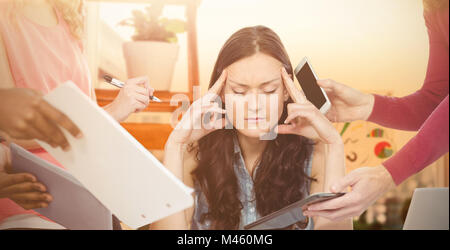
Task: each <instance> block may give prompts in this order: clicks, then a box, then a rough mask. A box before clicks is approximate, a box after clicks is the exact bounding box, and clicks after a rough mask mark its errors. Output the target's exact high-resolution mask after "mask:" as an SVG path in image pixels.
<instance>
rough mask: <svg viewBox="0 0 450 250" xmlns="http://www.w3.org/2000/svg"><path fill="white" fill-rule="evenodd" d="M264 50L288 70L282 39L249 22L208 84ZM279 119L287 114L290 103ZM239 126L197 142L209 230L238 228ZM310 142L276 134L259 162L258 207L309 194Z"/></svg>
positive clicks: (265, 210) (264, 209)
mask: <svg viewBox="0 0 450 250" xmlns="http://www.w3.org/2000/svg"><path fill="white" fill-rule="evenodd" d="M258 52H260V53H265V54H267V55H269V56H272V57H273V58H275V59H277V60H278V61H280V62H281V63H282V64H283V65H284V67H285V68H286V70H287V72H288V73H289V74H291V76H292V75H293V74H292V65H291V63H290V60H289V56H288V55H287V53H286V50H285V48H284V46H283V44H282V43H281V40H280V38H279V37H278V35H277V34H275V32H273V31H272V30H271V29H269V28H267V27H264V26H256V27H247V28H243V29H241V30H239V31H237V32H236V33H234V34H233V35H232V36H231V37H230V38H229V39H228V40H227V42H226V43H225V44H224V46H223V47H222V49H221V51H220V53H219V55H218V58H217V61H216V64H215V66H214V71H213V73H212V76H211V80H210V84H209V88H211V86H212V85H213V84H214V82H216V80H217V79H218V78H219V76H220V74H221V72H222V71H223V70H224V69H225V68H227V67H228V66H229V65H231V64H233V63H234V62H237V61H239V60H241V59H243V58H246V57H249V56H252V55H254V54H255V53H258ZM291 102H292V100H291V99H289V100H288V101H287V102H285V104H284V109H283V113H282V115H281V118H280V120H279V122H278V123H279V124H281V121H284V120H285V119H286V118H287V104H288V103H291ZM236 133H237V132H236V130H235V129H221V130H217V131H214V132H212V133H210V134H209V135H207V136H205V137H203V138H202V139H200V140H199V141H198V145H197V147H196V150H198V151H197V156H198V157H197V160H198V166H197V168H196V169H195V170H194V171H193V172H192V175H193V178H194V180H195V181H196V182H197V183H198V184H199V185H200V188H201V190H202V192H203V193H204V195H205V197H206V200H207V202H208V205H209V209H208V210H209V211H208V213H206V214H203V215H202V216H201V220H202V221H203V222H204V221H205V220H206V219H208V220H211V229H238V227H239V222H240V216H241V214H240V213H241V209H242V204H241V202H240V200H239V192H240V189H239V185H238V180H237V177H236V174H235V172H234V167H233V162H234V160H235V158H234V144H233V137H234V136H236ZM311 152H312V143H311V141H310V140H308V139H307V138H304V137H302V136H297V135H278V136H277V138H276V139H274V140H271V141H269V142H268V144H267V146H266V148H265V149H264V152H263V153H262V154H261V156H260V157H259V159H258V161H257V163H258V164H259V166H258V170H257V171H256V172H255V176H254V177H253V178H254V191H255V198H256V207H257V211H258V212H259V213H260V214H261V215H262V216H264V215H267V214H269V213H271V212H273V211H276V210H278V209H280V208H282V207H284V206H286V205H289V204H291V203H293V202H295V201H297V200H299V199H301V198H303V197H304V196H305V193H304V191H305V190H307V188H308V187H309V185H310V183H311V181H312V180H314V179H312V178H310V177H309V176H308V175H307V174H306V173H305V169H306V166H307V162H308V160H309V159H310V155H311Z"/></svg>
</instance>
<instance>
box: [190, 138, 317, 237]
mask: <svg viewBox="0 0 450 250" xmlns="http://www.w3.org/2000/svg"><path fill="white" fill-rule="evenodd" d="M311 156H312V154H311ZM234 157H235V158H234V161H233V162H234V165H233V166H234V172H235V173H236V177H237V178H238V184H239V188H240V192H239V200H240V202H241V203H242V206H243V209H242V210H241V220H240V223H239V229H244V226H245V225H248V224H250V223H252V222H255V221H256V220H258V219H259V218H261V215H260V214H259V213H258V211H257V210H256V200H255V194H254V190H253V179H252V177H251V176H250V174H249V172H248V170H247V168H246V167H245V162H244V158H243V156H242V153H241V149H240V147H239V142H238V140H237V138H236V137H234ZM311 168H312V157H310V159H309V161H308V162H307V169H306V174H307V175H308V176H311ZM257 169H258V166H256V168H255V170H254V172H256V171H257ZM306 189H307V190H304V191H303V192H304V194H305V196H307V195H309V187H307V188H306ZM194 192H195V200H194V214H193V216H192V222H191V229H193V230H207V229H210V226H211V222H210V220H208V219H206V220H205V221H204V222H203V223H202V222H201V220H200V218H201V216H202V215H203V214H206V213H207V212H208V202H207V200H206V197H205V195H204V193H203V192H202V190H201V188H200V186H199V185H198V184H197V183H194ZM301 213H302V210H301V208H299V209H298V213H296V214H298V216H299V217H298V219H299V220H300V219H301ZM313 228H314V225H313V221H312V220H311V219H310V220H309V221H308V225H307V226H306V228H305V230H312V229H313Z"/></svg>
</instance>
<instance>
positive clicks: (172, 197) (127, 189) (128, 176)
mask: <svg viewBox="0 0 450 250" xmlns="http://www.w3.org/2000/svg"><path fill="white" fill-rule="evenodd" d="M44 98H45V100H47V101H48V102H49V103H50V104H52V105H53V106H55V107H57V108H58V109H59V110H60V111H62V112H63V113H65V114H66V115H67V116H68V117H69V118H70V119H71V120H72V121H73V122H74V123H75V124H76V125H77V126H78V127H79V128H80V130H81V131H82V133H83V138H82V139H75V138H74V137H72V136H71V135H70V134H69V133H68V132H67V131H65V130H64V134H65V135H66V137H67V139H68V141H69V143H70V146H71V149H70V151H69V152H64V151H63V150H61V149H60V148H52V147H51V146H50V145H48V144H46V143H45V142H42V141H39V144H40V145H41V146H42V147H43V148H44V149H45V150H47V152H49V153H50V154H51V155H52V156H53V157H54V158H55V159H56V160H58V161H59V162H60V163H61V164H62V165H63V166H64V167H65V168H66V169H67V170H68V171H69V173H71V174H72V175H73V176H74V177H75V178H77V179H78V180H79V181H80V182H81V183H82V184H83V185H84V186H85V187H86V188H87V189H88V190H89V191H90V192H91V193H92V194H93V195H94V196H95V197H96V198H97V199H98V200H99V201H100V202H102V203H103V204H104V205H105V206H106V207H107V208H108V209H109V210H111V212H112V213H113V214H114V215H116V216H117V217H118V218H119V220H121V221H122V222H123V223H125V224H126V225H128V226H130V227H132V228H138V227H141V226H144V225H147V224H149V223H152V222H154V221H157V220H159V219H162V218H164V217H167V216H169V215H171V214H174V213H176V212H179V211H181V210H184V209H186V208H188V207H191V206H192V205H193V197H192V195H191V193H192V192H193V190H192V189H191V188H189V187H187V186H186V185H184V183H183V182H182V181H181V180H179V179H178V178H177V177H175V175H173V174H172V173H171V172H170V171H169V170H168V169H166V167H164V166H163V165H162V164H161V163H160V162H159V161H158V160H157V159H156V158H155V157H154V156H153V155H152V154H151V153H150V152H149V151H148V150H147V149H145V148H144V147H143V146H142V145H141V144H140V143H139V142H138V141H137V140H136V139H135V138H134V137H133V136H132V135H130V134H129V133H128V132H127V131H126V130H125V129H124V128H123V127H122V126H121V125H120V124H119V123H118V122H117V121H115V120H114V119H113V118H112V117H111V116H110V115H109V114H108V113H106V111H104V110H103V109H102V108H100V107H99V106H98V105H97V104H96V103H94V102H93V101H92V100H90V99H89V98H88V96H86V95H85V94H83V93H82V92H81V90H80V89H79V88H78V87H77V86H76V85H75V84H74V83H73V82H66V83H64V84H62V85H61V86H59V87H58V88H56V89H55V90H53V91H52V92H50V93H49V94H48V95H46V96H45V97H44ZM67 195H70V194H67ZM80 205H81V204H80Z"/></svg>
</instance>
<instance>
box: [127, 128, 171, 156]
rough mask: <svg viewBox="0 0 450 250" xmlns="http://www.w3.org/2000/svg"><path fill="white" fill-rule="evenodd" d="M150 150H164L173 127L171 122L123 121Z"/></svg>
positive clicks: (131, 132) (130, 131) (132, 133)
mask: <svg viewBox="0 0 450 250" xmlns="http://www.w3.org/2000/svg"><path fill="white" fill-rule="evenodd" d="M121 125H122V126H123V127H124V128H125V129H126V130H127V131H128V132H129V133H130V134H131V135H132V136H134V138H136V140H138V141H139V143H141V144H142V145H143V146H144V147H145V148H146V149H148V150H163V149H164V146H165V144H166V141H167V139H168V138H169V135H170V133H171V132H172V130H173V128H172V126H171V125H170V124H154V123H121Z"/></svg>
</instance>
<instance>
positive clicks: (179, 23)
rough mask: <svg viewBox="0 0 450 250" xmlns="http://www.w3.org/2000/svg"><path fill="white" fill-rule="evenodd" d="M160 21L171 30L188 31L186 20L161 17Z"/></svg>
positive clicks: (176, 31) (177, 31)
mask: <svg viewBox="0 0 450 250" xmlns="http://www.w3.org/2000/svg"><path fill="white" fill-rule="evenodd" d="M160 23H161V25H162V26H164V27H165V29H166V30H167V31H169V32H173V33H183V32H185V31H186V22H185V21H183V20H180V19H167V18H161V20H160Z"/></svg>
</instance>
